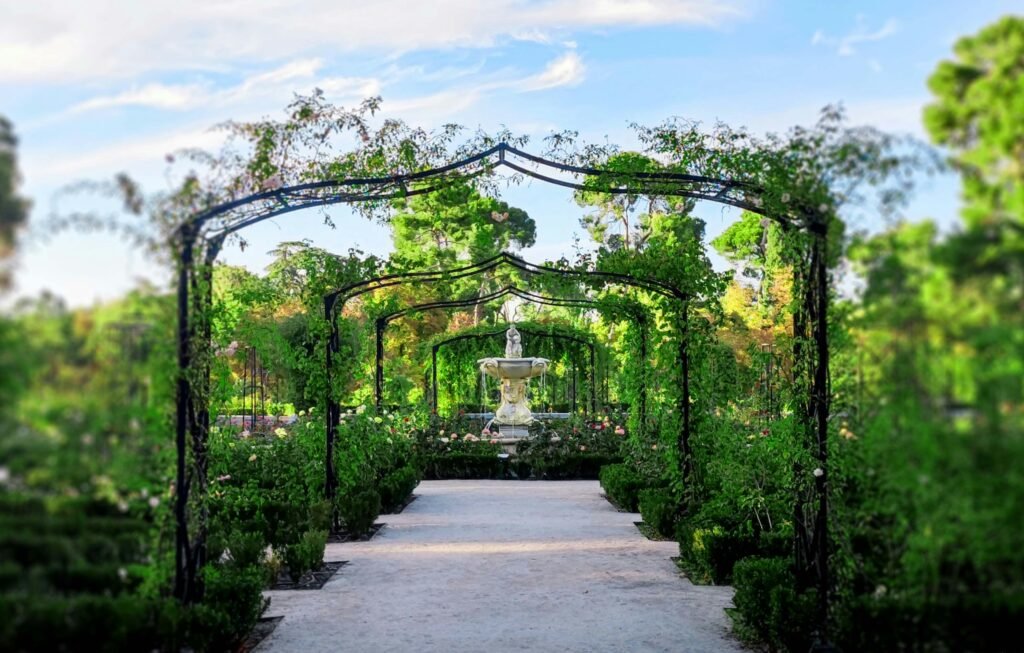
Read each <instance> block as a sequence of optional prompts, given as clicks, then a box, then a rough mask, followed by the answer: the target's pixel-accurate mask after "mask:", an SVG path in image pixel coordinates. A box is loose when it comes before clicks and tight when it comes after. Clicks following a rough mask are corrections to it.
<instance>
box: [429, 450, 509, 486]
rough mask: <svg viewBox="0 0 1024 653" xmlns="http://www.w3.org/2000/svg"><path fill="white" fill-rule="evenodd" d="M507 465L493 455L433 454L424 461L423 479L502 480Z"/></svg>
mask: <svg viewBox="0 0 1024 653" xmlns="http://www.w3.org/2000/svg"><path fill="white" fill-rule="evenodd" d="M505 467H506V466H505V463H504V461H502V460H501V459H500V458H498V456H496V455H495V454H493V453H487V454H477V453H451V454H440V455H439V454H433V455H429V456H426V457H425V458H424V460H423V478H427V479H431V480H444V479H476V478H501V477H502V476H503V475H504V470H505Z"/></svg>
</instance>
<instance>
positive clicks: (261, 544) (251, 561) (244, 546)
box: [228, 530, 267, 567]
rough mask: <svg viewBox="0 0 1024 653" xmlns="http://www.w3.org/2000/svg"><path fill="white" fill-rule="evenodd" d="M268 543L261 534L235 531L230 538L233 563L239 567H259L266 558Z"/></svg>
mask: <svg viewBox="0 0 1024 653" xmlns="http://www.w3.org/2000/svg"><path fill="white" fill-rule="evenodd" d="M266 548H267V543H266V541H265V540H264V539H263V535H262V534H261V533H255V532H243V531H238V530H236V531H233V532H232V533H231V536H230V537H229V538H228V551H230V555H231V561H232V563H233V564H234V565H235V566H237V567H251V566H254V565H259V564H261V563H262V562H263V559H264V557H265V556H266Z"/></svg>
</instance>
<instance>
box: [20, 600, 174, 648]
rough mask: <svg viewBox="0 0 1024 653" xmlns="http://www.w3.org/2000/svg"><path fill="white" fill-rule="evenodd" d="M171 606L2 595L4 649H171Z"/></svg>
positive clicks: (169, 603) (154, 602) (166, 603)
mask: <svg viewBox="0 0 1024 653" xmlns="http://www.w3.org/2000/svg"><path fill="white" fill-rule="evenodd" d="M176 608H177V605H176V604H174V603H173V601H168V600H160V599H143V598H140V597H138V596H133V595H128V594H122V595H120V596H99V595H92V596H88V595H87V596H76V597H71V598H67V597H56V596H38V595H32V596H27V595H20V594H8V595H4V596H0V650H4V651H58V650H61V651H78V650H84V649H88V650H91V651H111V652H113V651H150V650H154V649H161V648H169V647H167V646H166V643H167V640H169V639H173V633H174V629H175V626H176V622H175V615H176V614H177V610H176Z"/></svg>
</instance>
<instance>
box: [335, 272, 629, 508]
mask: <svg viewBox="0 0 1024 653" xmlns="http://www.w3.org/2000/svg"><path fill="white" fill-rule="evenodd" d="M508 296H514V297H519V298H520V299H523V300H525V301H528V302H531V303H535V304H541V305H544V306H575V307H578V308H592V309H600V308H602V305H601V302H600V301H598V300H595V299H567V298H559V297H550V296H547V295H538V294H536V293H531V292H529V291H524V290H520V289H519V288H516V287H515V286H505V287H504V288H501V289H499V290H496V291H494V292H491V293H487V294H485V295H480V296H478V297H471V298H467V299H455V300H446V301H436V302H426V303H423V304H414V305H412V306H407V307H405V308H402V309H398V310H395V311H391V312H389V313H385V314H384V315H380V316H378V317H377V319H376V320H375V333H376V343H377V351H376V365H375V376H374V403H375V404H376V406H377V408H378V409H380V408H381V406H382V402H383V392H384V334H385V330H386V329H387V326H388V324H390V323H391V322H393V321H394V320H397V319H400V318H402V317H404V316H406V315H409V314H410V313H420V312H423V311H429V310H434V309H446V308H466V307H469V306H477V305H478V304H484V303H487V302H489V301H493V300H496V299H501V298H503V297H508ZM630 313H632V314H631V315H630V317H632V318H633V320H634V321H635V322H637V323H638V324H639V325H640V327H641V353H640V355H641V360H644V359H646V353H647V316H646V314H645V313H644V311H643V309H642V308H641V307H640V306H639V305H637V306H636V307H635V310H633V311H630ZM646 394H647V393H646V389H645V388H641V393H640V411H641V416H642V417H644V418H645V417H646V413H647V401H646ZM331 432H332V429H330V428H329V429H328V448H329V449H330V448H331V444H332V438H331ZM331 490H333V488H328V493H329V495H330V491H331Z"/></svg>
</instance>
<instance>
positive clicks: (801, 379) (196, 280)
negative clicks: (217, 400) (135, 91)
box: [174, 143, 831, 641]
mask: <svg viewBox="0 0 1024 653" xmlns="http://www.w3.org/2000/svg"><path fill="white" fill-rule="evenodd" d="M499 167H506V168H508V169H510V170H512V171H514V172H515V173H518V174H520V175H523V176H527V177H532V178H534V179H537V180H540V181H544V182H547V183H550V184H554V185H558V186H562V187H564V188H570V189H574V190H599V191H600V192H602V193H606V194H612V195H615V194H636V195H654V196H673V197H688V198H693V199H697V200H707V201H711V202H715V203H718V204H724V205H728V206H733V207H737V208H740V209H744V210H747V211H751V212H753V213H757V214H759V215H763V216H765V217H767V218H769V219H771V220H773V221H775V222H777V223H779V224H780V225H782V226H784V227H785V228H787V229H798V230H801V231H804V232H806V233H808V234H809V235H810V236H811V238H810V243H809V247H808V251H807V259H806V261H805V266H804V269H802V270H798V271H797V273H796V275H795V276H797V280H798V281H799V282H800V287H801V288H802V290H803V296H802V297H801V300H802V301H801V308H800V310H798V311H795V312H794V313H793V332H794V345H793V350H794V351H793V353H794V363H795V364H796V367H797V368H798V369H797V372H796V377H797V378H796V379H795V380H796V382H797V384H798V386H799V387H800V389H801V390H802V391H803V392H804V393H805V396H806V404H805V406H804V409H803V410H801V411H800V412H801V415H800V418H801V421H802V422H803V424H804V426H805V428H806V433H807V442H806V444H807V446H808V448H810V449H811V450H812V453H813V456H814V457H815V459H816V464H817V465H818V470H820V473H816V474H815V476H814V482H813V487H814V494H815V497H814V499H816V501H815V503H816V510H815V511H814V513H815V514H814V517H813V525H812V528H811V532H810V533H805V532H801V531H803V530H804V526H806V525H805V524H803V521H804V520H803V515H804V508H805V506H804V505H803V504H802V503H800V501H798V502H797V505H796V506H795V508H794V516H795V517H797V518H798V520H797V521H798V523H797V525H796V526H797V535H796V538H795V539H796V542H795V544H796V567H797V575H798V578H801V579H804V578H809V577H810V578H811V580H812V583H805V584H814V585H816V587H817V590H818V611H819V629H820V632H819V639H820V640H821V641H826V640H827V636H826V629H827V617H828V596H829V592H830V588H831V580H830V575H829V567H828V556H829V543H828V488H829V485H828V483H829V480H828V479H829V467H828V415H829V400H830V385H829V370H828V366H829V346H828V328H827V325H828V290H829V273H828V263H827V247H828V238H827V236H828V215H827V214H826V213H825V212H823V211H820V210H818V209H815V208H813V207H807V206H797V207H794V213H793V215H794V216H795V217H793V216H784V215H773V214H769V213H767V212H766V211H765V209H764V208H763V206H764V203H763V201H761V200H762V199H763V196H764V195H765V189H763V188H761V187H759V186H757V185H755V184H751V183H748V182H745V181H743V180H738V179H727V178H716V177H709V176H702V175H691V174H680V173H669V172H630V173H623V172H617V171H611V170H606V169H602V168H594V167H587V166H576V165H570V164H567V163H562V162H558V161H553V160H550V159H546V158H543V157H540V156H537V155H533V154H530V153H528V152H524V151H522V150H520V149H518V148H515V147H512V146H510V145H508V144H507V143H498V144H497V145H495V146H493V147H490V148H488V149H486V150H484V151H482V152H479V153H477V154H474V155H471V156H468V157H466V158H463V159H461V160H458V161H455V162H452V163H449V164H447V165H442V166H439V167H436V168H432V169H428V170H420V171H415V172H407V173H401V174H395V175H390V176H384V177H362V178H348V179H328V180H323V181H317V182H310V183H305V184H297V185H293V186H287V187H282V188H276V189H272V190H265V191H261V192H258V193H253V194H251V195H248V196H246V197H242V198H239V199H234V200H230V201H226V202H223V203H220V204H217V205H214V206H210V207H209V208H206V209H204V210H200V211H198V212H196V213H194V214H193V215H192V216H190V217H189V218H188V219H187V220H186V221H185V222H184V223H182V224H181V225H180V226H179V227H178V229H177V231H176V241H177V242H176V244H177V247H178V252H177V259H178V260H177V263H178V280H177V296H178V300H177V313H178V314H177V321H178V332H177V340H178V347H177V349H178V352H177V359H178V378H177V387H176V395H177V399H176V408H175V447H176V450H177V472H176V476H175V492H176V498H175V520H176V522H177V528H176V536H175V537H176V543H175V586H174V595H175V596H176V597H177V598H178V599H180V600H181V601H183V602H186V603H189V602H193V601H196V600H199V599H200V598H201V597H202V593H203V588H202V583H201V576H200V574H199V571H200V569H201V567H202V566H203V565H204V564H205V562H206V525H207V517H206V514H205V509H204V508H203V501H202V498H203V497H205V496H206V494H207V487H206V466H207V451H206V443H207V434H208V432H209V427H210V415H209V407H208V403H207V394H208V387H209V362H208V355H209V347H210V345H209V343H210V334H211V325H210V320H209V311H208V310H207V309H208V307H209V306H210V305H211V303H212V294H211V287H210V286H211V281H212V267H213V264H214V262H215V261H216V259H217V256H218V254H219V252H220V250H221V249H222V247H223V245H224V241H225V239H226V238H227V237H228V236H229V235H231V234H234V233H237V232H239V231H241V230H243V229H245V228H246V227H249V226H252V225H254V224H258V223H260V222H263V221H265V220H268V219H271V218H273V217H276V216H280V215H284V214H287V213H291V212H294V211H298V210H302V209H305V208H311V207H324V206H329V205H334V204H358V203H367V202H383V201H387V200H390V199H394V198H398V197H408V196H412V195H420V194H425V193H430V192H433V191H436V190H439V189H441V188H443V187H445V186H446V185H448V184H450V183H451V181H452V180H453V178H461V179H472V178H477V177H481V176H484V175H488V174H491V173H493V172H494V171H495V170H496V169H497V168H499ZM559 173H561V174H567V175H570V176H571V178H572V179H578V178H579V177H590V178H596V179H599V180H604V181H605V182H606V183H604V184H602V185H601V186H600V187H599V188H593V187H589V188H588V187H586V186H585V185H584V184H583V183H582V182H581V181H570V180H566V179H562V178H558V177H556V176H554V175H556V174H559ZM685 382H686V381H685V379H684V383H685ZM796 471H797V474H798V476H797V482H798V484H799V483H802V482H803V476H801V474H802V472H803V470H796ZM816 471H817V470H816ZM193 491H194V492H195V494H196V495H198V497H199V498H200V500H199V501H198V502H197V505H196V506H195V509H196V513H195V516H196V517H197V520H196V521H197V524H196V528H195V537H192V535H190V533H189V512H190V503H189V498H190V496H191V495H192V493H193ZM801 501H802V500H801Z"/></svg>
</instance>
